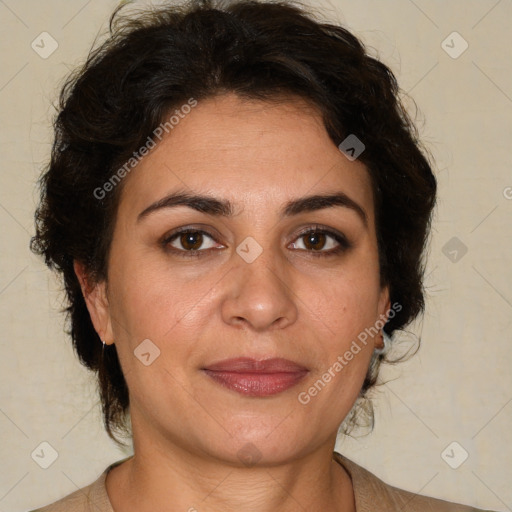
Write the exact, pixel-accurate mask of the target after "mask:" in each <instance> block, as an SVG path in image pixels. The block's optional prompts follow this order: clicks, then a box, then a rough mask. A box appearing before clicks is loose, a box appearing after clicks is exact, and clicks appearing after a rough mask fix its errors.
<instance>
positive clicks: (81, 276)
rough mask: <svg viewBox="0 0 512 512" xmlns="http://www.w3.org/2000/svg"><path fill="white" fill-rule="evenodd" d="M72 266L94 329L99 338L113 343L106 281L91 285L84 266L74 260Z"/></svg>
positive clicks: (109, 343) (107, 342)
mask: <svg viewBox="0 0 512 512" xmlns="http://www.w3.org/2000/svg"><path fill="white" fill-rule="evenodd" d="M73 268H74V270H75V274H76V277H77V278H78V281H79V283H80V287H81V288H82V294H83V296H84V299H85V303H86V305H87V309H88V310H89V315H90V316H91V321H92V324H93V325H94V329H95V330H96V332H97V333H98V336H99V337H100V339H101V340H103V341H105V343H106V344H108V345H111V344H112V343H114V339H113V338H114V334H113V332H112V321H111V318H110V308H109V304H108V299H107V293H106V281H102V282H100V283H95V284H94V285H91V284H90V283H89V276H88V274H87V272H86V270H85V266H84V265H83V264H82V263H80V262H78V261H77V260H74V261H73Z"/></svg>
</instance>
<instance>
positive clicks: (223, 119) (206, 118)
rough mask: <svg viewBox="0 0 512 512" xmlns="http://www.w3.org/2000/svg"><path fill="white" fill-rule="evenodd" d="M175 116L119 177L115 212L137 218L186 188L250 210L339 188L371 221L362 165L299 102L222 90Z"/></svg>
mask: <svg viewBox="0 0 512 512" xmlns="http://www.w3.org/2000/svg"><path fill="white" fill-rule="evenodd" d="M171 115H172V113H171ZM176 120H178V122H177V123H176V124H174V125H173V128H172V130H169V132H168V133H167V134H166V135H165V136H164V137H162V140H161V142H158V144H157V145H156V146H155V147H154V148H153V149H152V150H151V151H150V152H149V154H147V155H146V156H144V157H143V158H142V159H141V160H140V162H139V163H138V165H137V166H136V167H135V168H134V169H133V171H131V173H130V174H129V175H128V176H127V177H126V178H125V183H123V192H122V194H121V201H120V205H119V214H120V215H121V214H122V215H128V216H136V215H137V213H139V212H140V211H141V210H143V209H144V207H146V206H147V205H148V204H150V203H151V202H154V201H156V200H158V199H159V198H161V197H163V196H165V195H167V194H169V193H170V192H172V191H173V190H176V189H181V190H183V189H188V190H189V191H190V192H192V193H197V192H200V193H203V194H204V193H206V194H212V195H213V196H215V197H223V198H225V199H227V200H229V201H230V202H232V203H233V204H234V205H235V207H236V206H238V207H239V211H242V210H243V211H255V212H257V211H260V212H261V211H262V210H263V209H264V210H265V211H268V210H275V209H277V208H279V207H280V206H281V205H282V203H284V202H286V201H287V200H289V199H290V198H296V197H300V196H303V195H312V194H322V193H328V192H332V191H342V192H344V193H346V194H347V195H349V196H350V197H351V198H352V199H353V200H355V201H356V202H358V203H359V204H361V205H362V206H363V207H364V209H365V210H366V212H367V214H368V217H369V220H371V219H372V218H373V193H372V189H371V180H370V177H369V174H368V171H367V169H366V167H365V165H364V164H363V163H361V162H360V161H357V160H356V161H350V160H348V159H347V158H346V157H345V156H344V155H343V154H342V153H341V151H340V150H339V149H338V148H337V147H336V145H335V144H334V143H333V142H332V140H331V139H330V138H329V136H328V134H327V132H326V130H325V127H324V125H323V121H322V117H321V115H320V114H319V113H318V111H317V110H316V109H315V108H314V107H312V106H311V105H309V104H308V103H306V102H305V101H303V100H300V99H288V100H287V101H283V102H281V103H277V102H272V103H269V102H262V101H255V100H250V101H249V100H241V99H240V98H239V97H237V96H235V95H234V94H227V95H223V96H219V97H215V98H210V99H207V100H204V101H201V102H198V104H197V106H196V107H194V108H193V109H192V110H191V111H190V112H189V113H187V114H186V115H183V114H182V115H181V116H180V117H179V119H178V118H177V117H175V119H174V121H176Z"/></svg>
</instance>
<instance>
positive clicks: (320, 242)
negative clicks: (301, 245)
mask: <svg viewBox="0 0 512 512" xmlns="http://www.w3.org/2000/svg"><path fill="white" fill-rule="evenodd" d="M305 238H306V243H305V245H306V247H308V245H311V246H313V247H311V248H312V249H313V250H316V251H317V250H320V249H322V248H323V246H324V245H325V233H317V232H312V233H308V234H307V235H305ZM308 248H310V247H308Z"/></svg>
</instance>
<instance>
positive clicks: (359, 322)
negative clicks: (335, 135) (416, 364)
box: [75, 94, 390, 512]
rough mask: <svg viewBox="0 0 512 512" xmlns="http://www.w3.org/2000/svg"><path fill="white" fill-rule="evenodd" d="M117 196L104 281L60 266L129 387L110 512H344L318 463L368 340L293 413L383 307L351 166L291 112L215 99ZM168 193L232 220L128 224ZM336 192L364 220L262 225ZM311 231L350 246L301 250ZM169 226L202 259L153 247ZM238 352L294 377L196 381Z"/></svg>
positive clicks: (161, 213)
mask: <svg viewBox="0 0 512 512" xmlns="http://www.w3.org/2000/svg"><path fill="white" fill-rule="evenodd" d="M123 186H124V189H123V191H122V195H121V200H120V204H119V209H118V215H117V220H116V225H115V230H114V236H113V240H112V247H111V253H110V257H109V266H108V286H107V283H106V282H102V283H97V284H94V285H90V286H89V285H88V283H87V278H86V277H87V276H86V274H85V272H84V269H83V267H82V266H81V265H80V264H78V263H75V271H76V273H77V276H78V277H79V279H80V281H81V284H82V290H83V292H84V296H85V298H86V301H87V305H88V308H89V312H90V315H91V318H92V321H93V323H94V326H95V329H96V331H97V332H98V334H99V335H100V337H101V338H102V339H104V340H106V341H107V343H114V342H115V344H116V347H117V351H118V354H119V358H120V361H121V365H122V368H123V372H124V374H125V377H126V380H127V384H128V388H129V391H130V402H131V403H130V413H131V419H132V427H133V438H134V450H135V456H134V457H133V458H132V459H130V460H129V461H127V462H125V463H123V464H121V465H120V466H118V467H117V468H115V469H113V470H112V471H111V472H110V473H109V475H108V477H107V483H106V485H107V492H108V494H109V496H110V500H111V502H112V504H113V506H114V509H115V510H123V512H131V511H135V510H137V511H139V512H145V511H150V510H151V511H154V510H162V511H174V510H176V511H178V510H180V511H181V510H183V511H187V510H194V509H193V508H192V507H195V509H197V510H198V511H201V512H203V511H213V510H223V511H228V512H229V511H235V510H236V511H237V512H240V511H250V510H251V511H252V510H258V511H261V512H270V511H276V510H280V511H284V512H287V511H296V510H308V511H317V510H318V511H320V510H322V511H326V510H328V511H334V510H336V511H346V512H348V511H351V510H354V498H353V491H352V487H351V482H350V477H349V476H348V474H347V473H346V472H345V471H344V469H343V468H342V467H341V466H340V465H339V464H337V463H335V462H333V461H332V460H331V456H332V451H333V449H334V445H335V441H336V434H337V429H338V427H339V425H340V423H341V422H342V421H343V419H344V418H345V416H346V415H347V413H348V412H349V411H350V409H351V408H352V405H353V404H354V402H355V400H356V398H357V395H358V393H359V390H360V388H361V385H362V383H363V380H364V377H365V374H366V372H367V368H368V365H369V362H370V358H371V355H372V351H373V349H374V348H375V347H378V346H381V345H382V341H381V338H380V337H379V336H377V337H375V338H373V339H372V338H370V339H369V342H368V344H367V345H366V346H364V347H362V350H361V351H360V352H359V353H358V354H357V355H355V356H354V358H353V359H352V360H351V361H350V362H349V364H347V365H346V366H345V367H344V368H343V370H342V371H340V372H338V373H336V376H335V377H334V378H332V380H331V381H330V382H329V383H328V384H327V385H326V386H325V387H324V388H323V389H322V391H321V392H319V393H318V394H317V396H315V397H313V398H312V399H311V401H310V402H309V403H308V404H306V405H303V404H301V403H300V402H299V401H298V394H299V393H300V392H301V391H305V390H307V389H308V388H309V387H310V386H311V385H312V384H313V383H314V382H316V381H317V380H318V379H319V378H320V377H321V376H322V374H324V373H325V372H326V371H327V369H328V368H329V367H331V366H332V365H333V364H334V363H335V361H336V360H337V357H338V356H340V355H343V354H344V353H345V351H346V350H347V349H348V348H349V347H350V345H351V343H352V341H353V340H355V339H356V338H357V335H358V334H359V333H360V332H362V331H363V330H364V329H365V328H367V327H370V326H372V325H374V324H375V323H376V321H377V320H378V319H379V317H380V315H382V314H386V313H387V311H388V309H389V306H390V304H389V293H388V289H387V287H384V288H381V286H380V282H379V264H378V252H377V240H376V233H375V222H374V221H375V219H374V206H373V195H372V189H371V183H370V177H369V174H368V172H367V170H366V168H365V166H364V165H363V164H362V163H361V162H359V161H357V160H356V161H349V160H348V159H347V158H346V157H345V155H343V154H342V153H341V152H340V151H339V149H338V148H337V147H336V145H335V144H334V143H333V142H332V141H331V140H330V138H329V137H328V135H327V132H326V131H325V128H324V126H323V124H322V120H321V117H320V115H319V114H318V113H317V112H316V111H315V110H314V109H313V108H312V107H310V106H308V105H307V104H306V103H304V102H303V101H302V100H300V99H294V98H289V99H287V101H284V102H278V103H275V104H274V103H272V104H271V103H268V102H265V103H264V102H260V101H247V100H240V99H239V98H238V97H236V96H235V95H233V94H227V95H223V96H219V97H216V98H213V99H208V100H205V101H202V102H200V103H199V104H198V105H197V107H195V108H194V109H193V110H192V112H191V113H190V114H188V115H187V116H186V117H185V118H184V119H182V120H181V121H180V123H179V125H177V126H176V127H175V128H174V129H173V130H172V132H170V134H169V135H167V136H166V137H165V138H164V139H163V140H162V142H161V143H159V144H158V145H157V147H156V148H154V149H153V150H151V152H150V153H149V154H148V155H147V156H145V157H144V158H143V159H142V160H141V162H140V163H139V164H138V166H137V167H136V168H135V169H134V170H133V171H132V172H131V173H130V175H129V176H127V177H126V178H125V182H124V183H123ZM177 190H181V191H185V192H189V193H201V194H206V195H210V196H214V197H216V198H221V199H227V200H230V201H232V203H233V205H234V210H235V211H234V213H235V215H234V216H232V217H229V218H228V217H221V216H214V215H209V214H205V213H202V212H198V211H196V210H193V209H191V208H188V207H186V206H178V207H174V208H165V209H160V210H158V211H156V212H153V213H152V214H149V215H147V216H146V217H144V218H143V219H142V220H140V221H139V222H138V221H137V216H138V215H139V213H140V212H142V211H143V210H144V209H145V208H147V207H148V206H149V205H150V204H152V203H154V202H155V201H157V200H159V199H161V198H162V197H164V196H166V195H167V194H169V193H171V192H175V191H177ZM340 191H341V192H344V193H345V194H346V195H348V196H349V197H350V198H351V199H352V200H353V201H355V202H357V203H358V204H359V205H360V206H361V207H362V208H363V209H364V211H365V212H366V215H367V219H368V225H367V226H365V224H364V222H363V221H362V219H361V218H360V217H359V216H358V214H357V213H356V212H355V211H354V210H353V209H350V208H347V207H343V206H335V207H330V208H324V209H321V210H317V211H313V212H303V213H300V214H298V215H293V216H290V217H283V218H281V217H280V215H279V212H280V210H281V209H282V207H283V206H284V205H285V203H287V202H288V201H290V200H292V199H297V198H300V197H303V196H309V195H314V194H328V193H334V192H340ZM317 223H318V224H320V225H321V226H322V227H326V228H330V229H333V230H336V231H339V232H341V233H342V234H344V235H345V236H346V238H347V239H348V241H349V242H350V244H351V247H350V248H348V249H346V250H344V251H341V252H340V253H339V254H332V255H330V256H318V254H319V253H321V254H325V253H326V251H329V250H330V249H332V248H336V247H338V245H339V244H338V242H337V241H336V240H335V239H333V238H331V237H330V236H327V237H326V238H325V240H324V239H320V241H319V242H317V245H315V243H314V242H313V243H309V244H308V237H307V236H304V235H302V236H300V235H301V232H302V230H304V228H312V229H314V228H315V224H317ZM181 227H193V228H196V229H201V230H205V231H207V232H208V233H210V234H211V236H212V237H213V238H209V237H208V236H204V237H203V239H202V245H201V240H200V241H199V243H198V244H197V245H198V246H199V247H200V249H201V250H203V249H204V255H202V256H200V257H188V258H187V257H185V256H186V255H185V256H184V254H185V250H186V247H190V244H189V245H188V246H184V245H182V244H180V237H179V236H178V237H177V238H176V239H174V241H173V242H172V245H171V243H169V244H168V246H167V248H164V247H163V246H162V245H161V244H160V243H159V242H160V240H162V239H163V238H165V236H164V235H167V234H170V233H171V232H172V231H173V230H175V229H176V228H181ZM248 236H250V237H252V238H253V239H254V240H256V241H257V243H258V244H259V245H260V246H261V248H262V250H263V252H262V253H261V254H260V256H258V257H257V258H256V259H255V260H254V261H253V262H252V263H247V262H246V261H244V259H242V258H241V257H240V255H239V254H238V253H237V252H236V248H237V246H239V245H240V244H241V243H242V242H243V241H244V240H245V239H246V237H248ZM181 240H182V241H183V238H182V239H181ZM173 248H174V250H175V252H172V249H173ZM315 248H316V249H317V250H316V252H315V251H314V249H315ZM180 250H181V251H182V252H179V251H180ZM189 251H190V249H189ZM322 251H323V253H322ZM196 253H197V251H196ZM315 254H316V256H315ZM145 339H150V340H151V341H152V343H154V344H155V345H156V346H157V347H158V348H159V350H160V356H159V357H158V358H157V359H155V360H154V362H153V363H152V364H150V365H149V366H145V365H143V364H142V363H141V362H140V360H139V359H137V358H136V357H135V356H134V350H135V349H136V348H137V346H138V345H139V344H140V343H141V342H142V341H143V340H145ZM241 356H245V357H253V358H255V359H266V358H270V357H283V358H286V359H290V360H292V361H294V362H296V363H299V364H301V365H303V366H306V367H307V368H308V370H309V372H308V374H307V375H306V376H305V377H304V378H303V380H302V381H301V382H299V383H298V384H297V385H296V386H294V387H292V388H291V389H288V390H286V391H284V392H281V393H279V394H277V395H274V396H270V397H264V398H261V397H247V396H242V395H240V394H238V393H237V392H235V391H232V390H230V389H226V388H224V387H222V386H220V385H219V384H217V383H216V382H215V381H213V380H212V379H211V378H210V377H208V376H207V375H205V374H204V372H202V370H201V368H203V367H205V366H206V365H208V364H209V363H210V364H211V363H213V362H216V361H220V360H223V359H227V358H232V357H241ZM240 450H242V452H240ZM244 450H245V451H247V450H253V452H254V453H257V456H255V461H256V459H257V461H256V462H255V463H254V464H252V465H250V466H248V465H247V464H245V463H244V462H243V461H242V460H241V458H240V453H243V451H244Z"/></svg>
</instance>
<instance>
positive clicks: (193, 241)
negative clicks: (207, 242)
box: [180, 233, 203, 250]
mask: <svg viewBox="0 0 512 512" xmlns="http://www.w3.org/2000/svg"><path fill="white" fill-rule="evenodd" d="M180 242H181V245H182V246H183V247H184V248H185V249H188V250H197V249H199V247H201V245H202V243H203V235H202V234H201V233H183V234H182V235H181V237H180Z"/></svg>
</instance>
